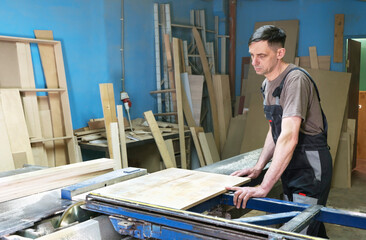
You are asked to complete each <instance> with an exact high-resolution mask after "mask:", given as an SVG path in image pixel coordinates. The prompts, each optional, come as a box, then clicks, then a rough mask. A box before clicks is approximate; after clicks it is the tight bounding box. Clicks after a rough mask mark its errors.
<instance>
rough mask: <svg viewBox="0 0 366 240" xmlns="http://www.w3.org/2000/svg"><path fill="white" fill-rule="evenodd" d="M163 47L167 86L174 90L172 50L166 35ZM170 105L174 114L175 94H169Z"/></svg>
mask: <svg viewBox="0 0 366 240" xmlns="http://www.w3.org/2000/svg"><path fill="white" fill-rule="evenodd" d="M164 47H165V54H166V60H167V67H168V76H169V86H170V88H175V81H174V69H173V58H172V50H171V47H170V38H169V35H168V34H164ZM171 103H172V104H173V107H172V110H173V111H174V112H176V111H177V97H176V93H175V92H172V93H171Z"/></svg>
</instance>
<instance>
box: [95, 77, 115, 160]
mask: <svg viewBox="0 0 366 240" xmlns="http://www.w3.org/2000/svg"><path fill="white" fill-rule="evenodd" d="M99 90H100V98H101V100H102V107H103V115H104V122H105V128H106V133H107V141H108V150H109V157H110V158H113V151H112V142H111V140H112V139H111V134H110V127H111V126H110V124H111V122H117V116H116V105H115V102H114V91H113V84H112V83H102V84H99Z"/></svg>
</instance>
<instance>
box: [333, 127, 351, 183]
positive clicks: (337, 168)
mask: <svg viewBox="0 0 366 240" xmlns="http://www.w3.org/2000/svg"><path fill="white" fill-rule="evenodd" d="M351 161H352V158H351V135H350V134H349V133H348V132H342V134H341V137H340V139H339V147H338V150H337V156H336V159H335V161H334V167H333V177H332V187H337V188H350V187H351V173H352V168H351Z"/></svg>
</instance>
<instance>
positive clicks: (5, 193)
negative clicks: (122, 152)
mask: <svg viewBox="0 0 366 240" xmlns="http://www.w3.org/2000/svg"><path fill="white" fill-rule="evenodd" d="M114 166H115V163H114V160H113V159H106V158H102V159H97V160H90V161H86V162H81V163H74V164H69V165H64V166H60V167H54V168H47V169H43V170H38V171H35V172H28V173H22V174H17V175H12V176H8V177H3V178H1V181H0V189H2V191H1V192H0V202H4V201H8V200H12V199H16V198H20V197H25V196H29V195H32V194H36V193H40V192H44V191H48V190H52V189H56V188H60V187H64V186H67V185H71V184H75V183H77V182H80V181H84V180H86V179H88V178H91V177H95V175H100V174H104V173H106V172H110V171H112V170H113V168H114Z"/></svg>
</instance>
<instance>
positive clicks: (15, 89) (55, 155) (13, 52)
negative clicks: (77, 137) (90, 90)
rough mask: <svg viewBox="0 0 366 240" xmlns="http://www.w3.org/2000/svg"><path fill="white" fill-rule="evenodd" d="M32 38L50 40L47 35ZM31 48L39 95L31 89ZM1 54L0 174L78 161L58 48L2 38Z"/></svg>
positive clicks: (45, 42) (56, 44)
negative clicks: (35, 52)
mask: <svg viewBox="0 0 366 240" xmlns="http://www.w3.org/2000/svg"><path fill="white" fill-rule="evenodd" d="M35 33H36V36H37V37H39V38H48V39H52V38H53V37H52V32H50V31H35ZM31 43H33V44H36V45H37V46H38V49H39V52H40V57H41V62H42V66H43V73H44V76H45V84H44V85H45V86H46V88H43V89H40V88H36V87H35V76H34V72H33V62H32V57H34V56H32V54H31V50H30V44H31ZM0 52H1V54H0V131H1V136H0V138H1V143H2V144H1V151H0V152H1V153H0V155H1V159H2V163H1V164H0V170H12V169H15V168H20V167H22V166H23V164H26V163H28V164H36V165H41V166H49V167H53V166H61V165H65V164H68V163H75V162H78V161H80V159H78V158H77V156H78V155H77V154H75V141H74V138H73V128H72V123H71V114H70V106H69V98H68V92H67V85H66V77H65V69H64V63H63V57H62V48H61V43H60V42H59V41H53V40H41V39H32V38H17V37H8V36H0ZM41 79H42V78H41ZM39 92H46V93H47V94H46V95H45V96H40V95H39V94H37V93H39Z"/></svg>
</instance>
